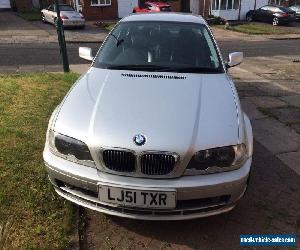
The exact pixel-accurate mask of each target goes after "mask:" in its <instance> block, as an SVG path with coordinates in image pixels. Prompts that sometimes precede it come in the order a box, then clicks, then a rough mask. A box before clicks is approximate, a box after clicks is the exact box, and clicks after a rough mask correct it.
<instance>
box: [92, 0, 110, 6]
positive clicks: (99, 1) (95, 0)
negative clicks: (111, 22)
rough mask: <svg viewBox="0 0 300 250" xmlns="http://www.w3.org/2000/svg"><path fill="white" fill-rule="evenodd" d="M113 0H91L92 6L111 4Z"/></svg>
mask: <svg viewBox="0 0 300 250" xmlns="http://www.w3.org/2000/svg"><path fill="white" fill-rule="evenodd" d="M109 5H111V0H91V6H109Z"/></svg>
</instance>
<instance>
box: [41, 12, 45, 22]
mask: <svg viewBox="0 0 300 250" xmlns="http://www.w3.org/2000/svg"><path fill="white" fill-rule="evenodd" d="M41 16H42V22H43V23H46V18H45V15H44V14H43V13H42V14H41Z"/></svg>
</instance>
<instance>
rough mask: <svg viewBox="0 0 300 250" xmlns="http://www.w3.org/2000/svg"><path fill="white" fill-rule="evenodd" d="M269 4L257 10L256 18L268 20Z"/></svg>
mask: <svg viewBox="0 0 300 250" xmlns="http://www.w3.org/2000/svg"><path fill="white" fill-rule="evenodd" d="M268 9H269V7H268V6H263V7H261V8H259V9H258V10H257V11H256V14H255V17H254V19H255V20H257V21H263V22H265V21H266V16H267V15H268Z"/></svg>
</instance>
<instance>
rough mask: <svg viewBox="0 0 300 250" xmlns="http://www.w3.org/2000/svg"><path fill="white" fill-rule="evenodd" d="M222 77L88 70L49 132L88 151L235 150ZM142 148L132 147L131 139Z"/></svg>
mask: <svg viewBox="0 0 300 250" xmlns="http://www.w3.org/2000/svg"><path fill="white" fill-rule="evenodd" d="M232 88H233V86H232V84H231V81H230V80H229V78H228V77H227V75H226V74H179V73H153V72H138V71H135V72H132V71H120V70H106V69H98V68H94V67H92V68H90V70H89V71H88V72H87V73H86V74H85V75H84V76H82V77H81V79H79V80H78V82H77V83H76V84H75V85H74V87H73V88H72V89H71V90H70V92H69V94H68V95H67V96H66V98H65V99H64V101H63V102H62V104H61V107H60V111H59V113H58V115H57V119H56V122H55V126H54V130H55V131H57V132H59V133H62V134H65V135H68V136H70V137H74V138H77V139H79V140H81V141H84V142H85V143H87V144H88V146H89V147H90V148H98V149H99V148H100V147H103V148H110V147H119V148H127V149H132V150H135V151H136V152H139V151H144V150H159V151H170V152H176V153H178V154H180V155H186V153H187V152H188V151H190V152H194V151H196V150H201V149H205V148H212V147H218V146H226V145H234V144H237V143H238V141H239V139H238V135H239V133H238V130H239V125H238V124H239V121H238V115H237V114H238V112H237V106H236V96H235V94H234V93H235V92H234V91H233V89H232ZM137 134H143V135H145V137H146V138H147V142H146V144H145V145H143V146H137V145H135V144H134V142H133V137H134V136H135V135H137Z"/></svg>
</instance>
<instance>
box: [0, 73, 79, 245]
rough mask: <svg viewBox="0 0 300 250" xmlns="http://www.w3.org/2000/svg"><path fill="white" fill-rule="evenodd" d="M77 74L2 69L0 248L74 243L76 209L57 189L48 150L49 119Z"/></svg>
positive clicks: (0, 90) (0, 80)
mask: <svg viewBox="0 0 300 250" xmlns="http://www.w3.org/2000/svg"><path fill="white" fill-rule="evenodd" d="M77 78H78V75H77V74H73V73H70V74H60V73H58V74H50V73H39V74H20V75H0V117H1V119H0V138H1V140H0V149H1V150H0V183H1V184H0V249H2V248H4V249H40V248H43V249H64V248H68V246H69V241H70V237H69V235H70V233H71V230H72V228H73V224H72V223H73V222H72V221H73V216H74V209H73V206H72V205H71V204H70V203H69V202H67V201H65V200H63V199H61V198H59V197H58V196H57V195H56V194H55V193H54V191H53V188H52V187H51V185H50V183H49V181H48V179H47V174H46V171H45V169H44V166H43V160H42V151H43V146H44V141H45V132H46V128H47V123H48V119H49V117H50V115H51V113H52V111H53V109H54V108H55V107H56V105H57V104H58V103H59V102H60V101H61V100H62V98H63V96H64V95H65V94H66V92H67V91H68V89H69V88H70V86H71V85H72V84H73V83H74V82H75V80H76V79H77ZM1 232H2V233H1Z"/></svg>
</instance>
